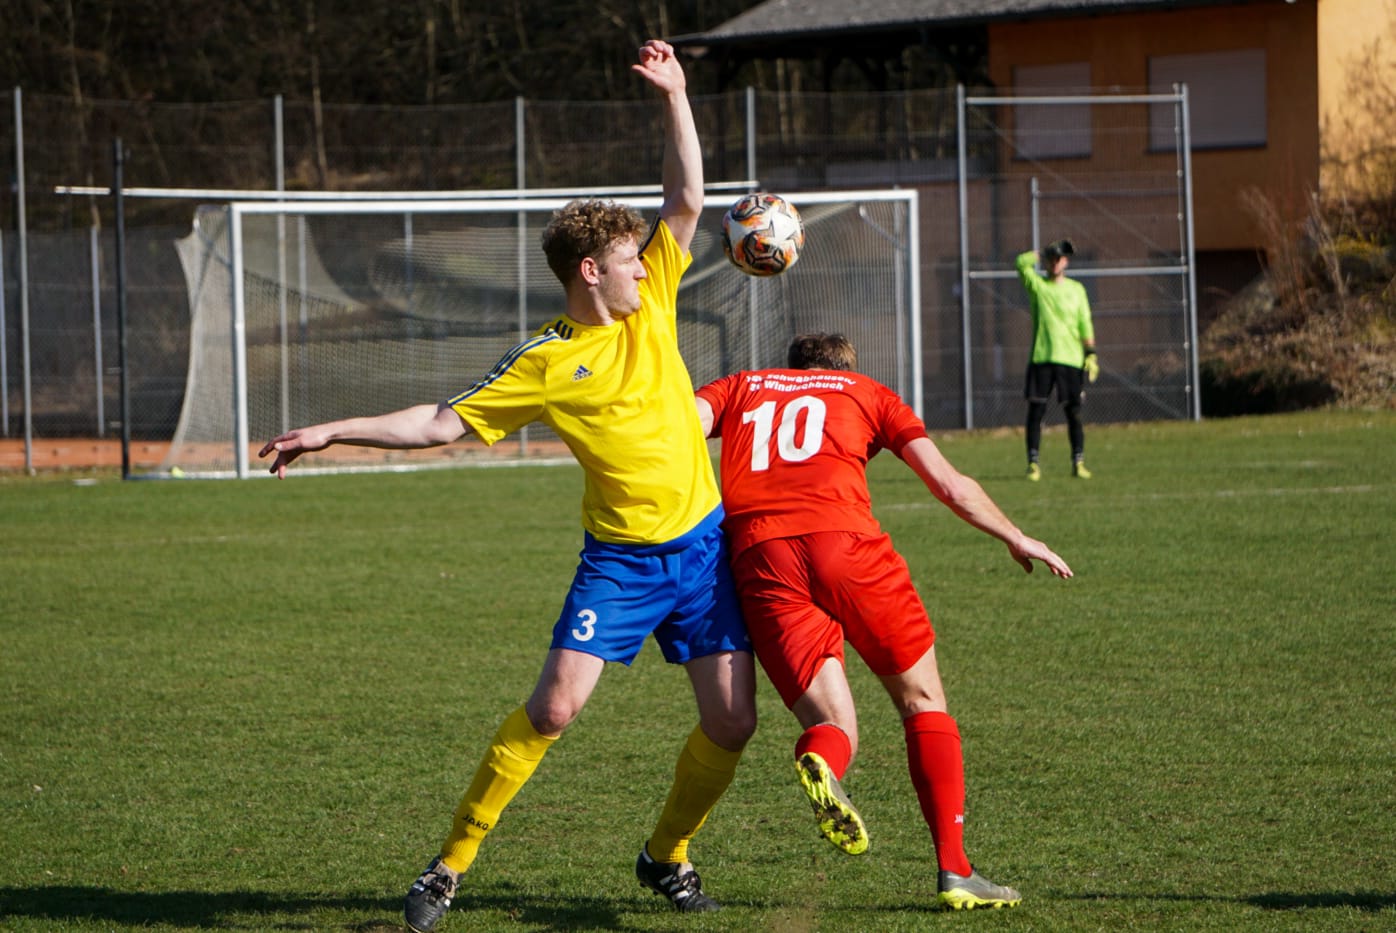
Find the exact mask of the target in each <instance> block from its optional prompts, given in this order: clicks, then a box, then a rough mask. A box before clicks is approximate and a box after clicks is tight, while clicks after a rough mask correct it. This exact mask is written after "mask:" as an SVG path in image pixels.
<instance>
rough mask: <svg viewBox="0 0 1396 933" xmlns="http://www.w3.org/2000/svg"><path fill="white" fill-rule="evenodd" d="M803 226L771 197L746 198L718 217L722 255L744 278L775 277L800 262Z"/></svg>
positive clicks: (786, 203)
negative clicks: (720, 220) (730, 261)
mask: <svg viewBox="0 0 1396 933" xmlns="http://www.w3.org/2000/svg"><path fill="white" fill-rule="evenodd" d="M804 245H805V224H804V222H803V221H802V220H800V212H799V211H797V210H795V205H793V204H791V203H790V202H789V201H787V200H785V198H782V197H780V196H779V195H775V194H749V195H747V196H746V197H744V198H742V199H741V200H740V201H738V202H737V203H736V204H733V205H732V206H731V207H729V208H728V209H727V213H726V214H724V215H723V216H722V251H723V252H724V253H726V254H727V258H728V259H730V260H732V265H734V266H736V267H737V268H738V269H740V270H742V271H743V272H745V273H746V274H747V275H776V274H778V273H781V272H784V271H785V270H786V269H789V268H790V267H791V266H793V265H795V261H796V260H797V259H799V258H800V249H801V248H802V247H803V246H804Z"/></svg>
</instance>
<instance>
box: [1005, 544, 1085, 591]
mask: <svg viewBox="0 0 1396 933" xmlns="http://www.w3.org/2000/svg"><path fill="white" fill-rule="evenodd" d="M1008 553H1009V554H1012V555H1013V559H1014V560H1016V561H1017V562H1018V564H1019V566H1021V567H1022V568H1023V569H1024V570H1025V571H1027V572H1028V573H1032V562H1033V561H1034V560H1040V561H1042V563H1043V564H1045V565H1046V567H1047V569H1048V570H1050V571H1052V575H1053V576H1056V577H1061V578H1062V579H1063V580H1068V579H1070V578H1071V577H1072V572H1071V568H1070V567H1068V566H1067V565H1066V561H1064V560H1062V559H1061V557H1060V556H1059V555H1058V554H1057V553H1056V552H1055V551H1053V550H1052V549H1051V548H1049V547H1048V546H1047V545H1045V544H1043V543H1042V542H1041V541H1038V540H1037V539H1036V538H1029V537H1028V536H1026V535H1024V536H1023V538H1022V540H1021V541H1019V542H1018V543H1017V545H1016V546H1015V545H1013V544H1010V545H1008Z"/></svg>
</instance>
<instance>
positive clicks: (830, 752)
mask: <svg viewBox="0 0 1396 933" xmlns="http://www.w3.org/2000/svg"><path fill="white" fill-rule="evenodd" d="M805 752H814V753H815V754H816V755H818V756H819V757H820V758H823V759H824V763H825V764H827V765H828V766H829V770H830V771H832V772H834V777H836V778H838V779H839V780H840V781H842V780H843V774H844V772H845V771H847V770H848V762H849V759H851V758H852V757H853V744H852V743H851V742H849V741H848V733H846V732H844V731H843V730H842V729H840V728H839V727H838V726H836V725H834V724H833V723H831V722H821V723H820V724H819V725H817V726H810V727H809V728H808V729H806V730H805V731H804V733H803V734H801V736H800V738H799V741H797V742H796V743H795V757H796V758H799V757H800V756H801V755H803V754H804V753H805Z"/></svg>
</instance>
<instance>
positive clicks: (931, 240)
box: [0, 89, 1187, 439]
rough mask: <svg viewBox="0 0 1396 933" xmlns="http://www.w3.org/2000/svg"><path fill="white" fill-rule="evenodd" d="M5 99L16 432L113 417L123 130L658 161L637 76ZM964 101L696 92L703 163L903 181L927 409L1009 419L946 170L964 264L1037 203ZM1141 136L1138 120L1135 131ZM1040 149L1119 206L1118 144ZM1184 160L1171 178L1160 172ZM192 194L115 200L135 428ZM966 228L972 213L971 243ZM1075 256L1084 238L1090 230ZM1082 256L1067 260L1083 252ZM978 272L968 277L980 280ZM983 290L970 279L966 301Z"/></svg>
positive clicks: (113, 425)
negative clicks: (528, 92) (392, 99)
mask: <svg viewBox="0 0 1396 933" xmlns="http://www.w3.org/2000/svg"><path fill="white" fill-rule="evenodd" d="M11 101H12V103H11V106H10V108H9V113H8V114H6V117H7V119H5V120H4V123H3V125H0V170H3V171H5V173H6V177H8V178H9V179H10V180H11V185H10V191H9V194H10V196H9V197H7V198H4V199H0V201H3V203H0V237H2V238H3V239H0V318H3V321H2V322H0V323H3V326H0V344H3V345H0V383H3V385H2V386H0V388H3V392H0V435H3V436H4V437H17V436H26V437H27V436H28V434H27V432H29V431H32V433H33V435H34V436H36V437H72V436H77V437H96V436H102V435H107V436H111V435H112V433H113V432H116V431H118V430H119V427H120V424H119V422H120V417H121V409H120V405H119V404H118V394H119V393H118V387H119V380H118V373H117V370H116V365H117V361H118V349H119V348H118V346H117V344H118V339H117V315H116V301H115V287H114V283H115V274H114V269H115V249H114V233H113V228H114V213H113V199H112V198H111V197H109V196H107V195H105V194H103V193H100V192H101V191H102V190H103V189H104V188H105V187H106V186H109V185H110V184H111V183H112V176H113V162H114V159H113V153H114V145H115V140H117V139H120V140H121V141H122V144H123V148H124V151H125V152H126V157H125V160H124V165H123V173H124V177H123V182H124V185H125V186H127V187H128V188H141V187H146V188H156V187H171V188H196V189H235V190H240V191H242V190H258V191H264V192H265V191H276V190H287V191H310V190H333V191H346V192H350V191H352V192H368V191H409V190H431V191H452V192H469V191H478V190H486V189H489V190H497V189H530V190H537V189H554V190H556V189H562V190H567V189H576V188H599V187H622V186H635V185H653V184H655V183H656V182H657V181H658V180H659V177H660V163H661V159H662V153H663V140H662V134H661V132H660V128H659V125H658V120H659V111H658V107H657V105H656V104H655V103H654V101H653V100H652V99H640V100H634V101H611V102H575V101H541V102H540V101H523V100H516V101H505V102H498V103H485V104H471V105H458V106H450V107H371V106H344V105H336V106H330V105H324V106H320V107H315V106H312V105H310V104H306V103H296V102H283V101H281V100H279V99H277V100H264V101H243V102H232V103H220V104H156V103H149V102H124V101H84V102H82V103H81V104H78V103H75V102H74V101H72V100H70V99H67V98H60V97H55V96H48V95H29V96H22V95H21V94H20V93H19V92H18V91H16V92H15V93H14V95H13V96H12V98H11ZM957 105H958V100H957V95H956V92H955V90H953V89H951V90H927V91H912V92H896V93H841V94H783V95H778V94H775V93H768V92H758V91H754V90H747V91H745V92H735V93H731V94H725V95H712V96H698V97H695V98H694V100H693V107H694V114H695V119H696V121H697V124H698V129H699V134H700V137H701V139H702V142H703V147H704V162H705V170H706V174H707V177H708V179H709V180H710V181H739V180H742V181H744V180H748V179H750V180H753V181H754V182H756V183H757V184H759V185H760V186H761V187H763V188H766V189H768V190H777V191H779V190H841V189H842V190H849V189H868V188H876V187H887V186H902V187H915V188H917V189H918V191H919V193H920V202H919V203H920V228H921V230H922V237H921V250H920V258H921V262H920V278H921V283H920V284H921V289H920V291H921V295H922V303H921V314H920V319H921V321H922V327H923V333H924V339H923V341H922V345H923V371H924V373H925V384H924V390H925V392H924V397H925V400H926V405H925V410H924V415H925V417H926V421H927V423H928V425H930V426H931V427H937V428H956V427H964V426H966V425H969V424H972V425H974V426H987V425H990V424H995V423H1003V424H1009V423H1017V421H1018V420H1020V413H1019V412H1018V411H1017V410H1016V408H1017V406H1016V405H1014V404H1012V403H1011V401H1010V399H1011V396H1012V395H1013V387H1012V385H1011V383H1013V382H1016V381H1020V379H1019V376H1018V375H1014V374H1013V372H1012V371H1013V369H1014V368H1015V367H1016V366H1017V363H1018V360H1017V359H1016V353H1017V350H1016V349H1015V341H1018V342H1021V339H1022V338H1020V337H1019V336H1016V335H1014V334H1010V333H1009V332H1008V330H1009V329H1010V328H1009V324H1010V323H1011V322H1012V320H1013V317H1012V316H1013V315H1015V314H1021V311H1022V308H1023V307H1025V304H1024V302H1023V301H1022V300H1021V298H1020V297H1015V296H1014V295H1013V293H1012V291H1011V285H1012V283H1006V284H1005V285H1004V286H1003V289H1004V290H1003V291H1002V294H1001V295H1000V297H998V298H995V299H994V301H995V302H996V303H997V304H998V305H999V306H1001V307H1002V308H1003V309H1005V310H1004V311H1003V312H1002V314H999V315H998V319H997V320H993V319H992V318H981V317H980V316H979V315H978V313H977V312H976V313H975V314H974V315H973V316H968V315H966V313H965V308H964V305H963V301H962V299H963V297H964V294H963V292H964V290H963V289H962V287H961V279H962V274H963V273H964V271H965V268H966V263H965V262H964V260H963V259H962V256H961V250H960V248H959V244H958V239H959V237H960V231H961V228H962V227H964V226H965V216H964V214H963V212H962V210H961V206H960V204H959V200H960V198H959V183H960V178H961V175H962V174H964V175H965V176H966V179H967V181H968V182H969V183H970V184H971V185H972V186H973V188H972V190H973V191H974V192H976V193H975V194H973V195H972V198H973V200H972V209H971V211H970V212H969V215H968V220H969V222H970V223H972V224H975V225H977V226H975V229H976V231H983V230H987V229H992V230H993V231H995V232H994V233H993V238H994V239H993V242H992V245H991V246H990V247H988V248H987V249H981V248H980V246H979V245H976V247H975V251H974V254H973V257H972V262H973V263H974V264H975V265H974V268H977V269H1003V268H1011V251H1012V250H1014V249H1016V248H1017V247H1018V245H1019V243H1020V242H1022V241H1023V240H1024V239H1025V238H1028V237H1029V236H1030V235H1031V227H1030V225H1029V224H1027V223H1021V222H1020V221H1021V220H1022V218H1023V216H1025V215H1024V212H1025V211H1029V210H1030V208H1029V207H1027V206H1025V205H1026V204H1027V203H1028V200H1025V199H1026V197H1027V196H1026V195H1024V194H1022V192H1024V191H1026V190H1027V189H1026V185H1027V181H1026V179H1025V178H1024V172H1023V171H1021V170H1022V169H1023V168H1024V167H1025V165H1026V163H1024V162H1022V161H1021V160H1018V159H1017V157H1015V156H1012V155H1005V151H1004V148H1003V139H1002V135H1001V131H998V130H989V129H985V128H983V127H980V128H976V127H974V126H970V127H969V128H968V129H969V131H968V132H966V133H964V134H963V136H964V147H965V155H964V156H963V157H961V156H960V154H959V146H960V138H959V137H960V136H961V133H960V130H961V123H960V117H959V113H958V106H957ZM1038 131H1039V132H1045V133H1048V134H1050V133H1052V132H1056V133H1058V134H1065V136H1066V138H1067V139H1068V140H1070V139H1071V138H1074V137H1073V136H1072V134H1076V135H1077V136H1079V133H1080V130H1079V128H1073V127H1071V126H1067V127H1057V128H1055V130H1054V129H1053V128H1051V127H1045V128H1040V129H1039V130H1038ZM1098 133H1099V130H1097V134H1098ZM1057 145H1058V146H1059V147H1060V145H1061V144H1060V142H1058V144H1057ZM1145 145H1146V143H1144V142H1141V143H1140V144H1139V146H1140V147H1141V151H1142V147H1144V146H1145ZM1068 148H1069V147H1068ZM1052 152H1053V150H1052V149H1051V147H1050V146H1049V147H1048V151H1047V153H1046V154H1044V155H1043V156H1042V157H1041V158H1039V159H1037V163H1038V166H1039V167H1038V172H1039V175H1040V177H1041V178H1042V180H1043V184H1044V189H1043V190H1044V194H1043V195H1042V197H1041V198H1040V199H1039V201H1038V202H1037V203H1039V204H1046V203H1048V202H1049V201H1051V199H1053V198H1055V197H1057V195H1059V194H1060V193H1061V192H1062V190H1063V189H1062V188H1061V187H1053V185H1055V184H1056V182H1057V181H1058V180H1059V179H1061V178H1066V177H1071V178H1073V181H1072V182H1071V184H1070V186H1068V188H1074V189H1079V190H1084V191H1090V192H1092V195H1091V198H1090V200H1089V203H1090V204H1092V205H1095V204H1114V205H1115V206H1116V207H1118V205H1120V204H1123V203H1125V202H1126V201H1127V200H1128V198H1127V197H1125V196H1123V193H1124V192H1128V191H1131V190H1134V189H1136V188H1137V187H1138V186H1139V185H1140V182H1139V181H1138V179H1136V178H1133V177H1130V176H1129V173H1128V171H1121V170H1120V169H1121V166H1115V167H1114V168H1110V169H1108V170H1107V169H1101V168H1100V167H1099V163H1098V161H1097V160H1096V159H1094V158H1091V159H1085V160H1081V159H1079V158H1073V159H1072V160H1071V161H1073V162H1074V163H1075V169H1074V171H1075V172H1076V174H1074V175H1071V176H1068V175H1067V174H1066V173H1064V172H1063V171H1062V170H1061V169H1062V165H1063V164H1064V163H1063V162H1061V161H1059V160H1054V159H1053V157H1052ZM21 154H22V162H23V173H22V174H23V178H22V182H21V179H20V171H19V168H20V161H21ZM1121 158H1122V159H1125V158H1126V157H1125V156H1121ZM1122 165H1126V166H1127V159H1126V161H1125V162H1124V163H1122ZM21 184H22V188H21ZM1148 184H1149V185H1153V184H1154V182H1153V181H1150V182H1148ZM1180 184H1182V182H1180V181H1178V180H1177V179H1176V178H1175V179H1173V190H1174V191H1177V190H1179V189H1178V185H1180ZM65 186H67V187H72V186H94V188H95V189H97V193H91V194H83V195H80V196H74V195H72V194H67V195H62V194H58V193H56V192H57V190H58V189H60V188H62V187H65ZM21 191H22V193H23V200H24V205H25V206H24V217H23V220H24V228H25V229H24V239H25V241H26V242H25V243H24V244H23V248H22V249H21V243H20V233H21V223H20V220H21V218H20V216H19V202H20V193H21ZM1011 191H1017V192H1019V193H1018V194H1015V195H1010V193H1009V192H1011ZM1112 192H1120V193H1121V194H1118V195H1117V194H1116V193H1112ZM208 200H210V201H216V200H218V198H216V197H210V198H209V199H208ZM197 204H198V202H197V201H194V200H188V199H173V198H168V199H161V198H144V197H142V198H127V199H126V200H125V205H126V211H125V235H126V243H127V250H126V253H127V255H126V262H125V268H126V282H127V296H128V298H127V308H128V312H127V317H126V328H125V333H126V342H127V346H126V354H127V374H128V383H127V385H128V389H129V392H130V419H129V420H130V424H129V428H130V431H131V434H132V436H134V437H137V438H145V439H164V438H168V437H170V436H171V434H172V433H173V431H174V428H175V424H176V422H177V420H178V415H179V411H180V407H181V404H182V398H181V395H182V391H183V389H182V387H183V385H184V383H185V377H186V374H187V366H188V355H189V316H190V309H189V303H188V288H187V286H186V283H185V280H184V276H183V273H182V270H181V268H180V265H179V262H178V259H177V257H176V254H175V247H174V244H175V242H176V241H177V240H179V239H180V238H181V237H183V236H185V235H186V234H187V233H188V232H189V229H190V226H191V224H192V220H193V216H194V211H195V209H196V207H197ZM1092 209H1094V208H1092ZM957 218H960V219H958V220H957ZM988 218H993V219H992V220H990V221H989V223H988V227H985V226H984V222H985V220H986V219H988ZM1053 229H1054V230H1055V229H1057V228H1056V227H1055V226H1054V227H1053ZM94 231H95V232H94ZM979 239H980V233H978V232H976V233H975V234H974V241H975V243H976V244H978V243H979ZM1081 239H1083V240H1087V241H1089V239H1090V237H1089V236H1083V237H1081ZM1027 245H1029V244H1028V243H1023V246H1024V248H1026V246H1027ZM1176 245H1177V244H1176V243H1173V244H1170V246H1169V248H1168V251H1167V252H1168V255H1169V257H1176V256H1177V255H1178V253H1177V252H1176V250H1175V247H1176ZM21 251H23V253H24V254H25V255H26V262H24V263H23V264H22V265H23V268H21V262H20V254H21ZM1083 258H1085V259H1088V260H1091V261H1094V257H1093V256H1091V255H1090V254H1089V252H1088V254H1087V255H1086V256H1085V257H1083ZM1169 261H1172V259H1171V258H1170V260H1169ZM1087 264H1088V263H1086V262H1082V263H1078V267H1077V271H1084V270H1082V268H1081V267H1083V266H1086V265H1087ZM94 271H95V277H94ZM982 284H983V283H980V282H979V281H977V280H976V281H975V283H974V285H973V286H972V287H973V288H974V289H975V290H978V289H979V288H980V287H981V285H982ZM994 287H999V286H994ZM971 297H974V296H971ZM1099 300H1100V302H1101V304H1100V305H1099V307H1100V314H1101V316H1102V318H1104V319H1105V320H1106V321H1107V322H1108V321H1109V320H1110V318H1111V316H1112V315H1114V313H1115V312H1113V311H1112V310H1111V303H1110V300H1109V299H1108V298H1107V297H1106V296H1104V295H1102V296H1100V299H1099ZM980 303H981V299H979V298H976V299H975V305H974V307H975V308H976V309H977V308H979V307H980ZM1167 305H1168V308H1169V309H1170V310H1168V311H1167V312H1166V313H1170V314H1175V315H1183V314H1184V313H1185V311H1186V309H1181V310H1180V309H1177V308H1174V307H1173V302H1172V298H1170V299H1169V301H1168V302H1167ZM1022 317H1023V318H1025V317H1026V315H1025V314H1022ZM985 320H991V323H989V324H988V325H987V326H989V328H990V330H991V331H992V332H995V333H996V334H997V335H996V336H993V337H992V339H990V340H989V341H988V342H987V343H983V341H982V339H981V337H979V336H977V334H979V333H981V332H982V327H983V326H985V325H984V321H985ZM1015 326H1016V325H1015ZM1100 329H1101V331H1102V333H1101V334H1100V342H1101V345H1102V355H1103V356H1104V357H1105V359H1106V360H1107V366H1109V365H1110V364H1111V362H1116V363H1118V364H1120V365H1123V364H1124V363H1125V360H1126V358H1127V357H1126V354H1123V353H1118V352H1116V350H1115V348H1113V347H1112V340H1113V337H1112V335H1111V331H1110V329H1109V328H1108V327H1107V328H1100ZM998 332H1001V333H998ZM971 334H975V335H976V336H974V337H973V340H974V341H976V343H975V344H974V345H975V346H977V347H978V346H980V344H981V343H983V346H982V347H980V348H979V349H972V350H970V351H968V352H967V351H966V349H965V348H966V343H967V339H969V337H968V336H967V335H971ZM1129 339H1130V340H1134V339H1135V338H1134V337H1133V336H1131V337H1130V338H1129ZM1168 339H1172V338H1171V337H1170V338H1168ZM1185 349H1186V348H1185V347H1181V346H1180V348H1179V352H1180V353H1181V352H1185ZM986 374H987V375H986ZM1186 416H1187V415H1186V406H1185V405H1184V406H1181V407H1180V406H1178V405H1174V404H1172V403H1171V402H1170V403H1169V404H1167V405H1163V406H1156V407H1152V408H1150V407H1148V406H1143V407H1141V406H1134V407H1127V408H1120V409H1110V408H1106V407H1104V406H1102V409H1101V411H1100V412H1099V413H1093V417H1097V418H1098V420H1105V419H1107V418H1109V419H1126V418H1128V419H1137V418H1149V417H1186Z"/></svg>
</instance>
